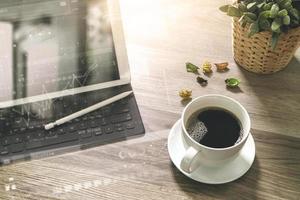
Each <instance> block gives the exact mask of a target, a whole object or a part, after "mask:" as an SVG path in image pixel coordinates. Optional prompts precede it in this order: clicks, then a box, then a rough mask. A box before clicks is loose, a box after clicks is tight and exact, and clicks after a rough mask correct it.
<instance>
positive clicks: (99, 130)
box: [91, 127, 103, 136]
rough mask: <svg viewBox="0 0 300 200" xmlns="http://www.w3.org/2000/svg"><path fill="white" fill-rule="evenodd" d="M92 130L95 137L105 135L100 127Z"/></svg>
mask: <svg viewBox="0 0 300 200" xmlns="http://www.w3.org/2000/svg"><path fill="white" fill-rule="evenodd" d="M91 130H92V132H93V133H94V135H96V136H98V135H102V134H103V132H102V129H101V128H100V127H97V128H92V129H91Z"/></svg>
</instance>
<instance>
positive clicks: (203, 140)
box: [187, 107, 243, 148]
mask: <svg viewBox="0 0 300 200" xmlns="http://www.w3.org/2000/svg"><path fill="white" fill-rule="evenodd" d="M187 131H188V133H189V134H190V136H191V137H192V138H193V139H194V140H196V141H197V142H199V143H200V144H202V145H205V146H207V147H212V148H226V147H230V146H233V145H234V144H236V143H237V142H239V141H240V140H241V138H242V137H243V133H242V128H241V123H240V121H239V120H238V119H237V118H236V116H235V115H233V114H232V113H231V112H229V111H227V110H224V109H222V108H215V107H212V108H206V109H205V110H200V111H198V112H196V113H194V114H193V115H192V116H191V117H190V118H189V119H188V122H187Z"/></svg>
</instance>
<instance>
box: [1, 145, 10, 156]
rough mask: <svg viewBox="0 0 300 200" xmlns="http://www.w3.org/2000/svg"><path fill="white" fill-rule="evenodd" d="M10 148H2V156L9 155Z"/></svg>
mask: <svg viewBox="0 0 300 200" xmlns="http://www.w3.org/2000/svg"><path fill="white" fill-rule="evenodd" d="M8 153H9V152H8V148H7V147H0V155H1V156H4V155H6V154H8Z"/></svg>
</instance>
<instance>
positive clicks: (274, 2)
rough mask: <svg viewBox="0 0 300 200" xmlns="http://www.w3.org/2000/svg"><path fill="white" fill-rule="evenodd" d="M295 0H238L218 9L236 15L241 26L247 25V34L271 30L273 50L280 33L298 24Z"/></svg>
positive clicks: (297, 3)
mask: <svg viewBox="0 0 300 200" xmlns="http://www.w3.org/2000/svg"><path fill="white" fill-rule="evenodd" d="M299 3H300V2H299V1H297V0H294V1H293V0H238V1H236V2H235V3H233V4H232V5H224V6H221V7H220V10H221V11H223V12H225V13H227V15H229V16H231V17H237V18H238V19H239V20H238V21H239V23H240V24H241V26H242V27H245V26H246V25H249V32H248V36H249V37H252V36H253V35H255V34H256V33H259V32H262V31H270V32H272V41H271V47H272V49H273V50H274V49H275V48H276V45H277V43H278V39H279V36H280V34H282V33H284V32H288V31H289V30H290V29H292V28H296V27H299V26H300V8H299Z"/></svg>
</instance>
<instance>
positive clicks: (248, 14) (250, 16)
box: [244, 12, 257, 21]
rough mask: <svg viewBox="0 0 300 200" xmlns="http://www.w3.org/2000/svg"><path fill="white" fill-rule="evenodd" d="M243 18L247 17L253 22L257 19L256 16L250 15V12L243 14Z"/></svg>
mask: <svg viewBox="0 0 300 200" xmlns="http://www.w3.org/2000/svg"><path fill="white" fill-rule="evenodd" d="M244 15H245V16H247V17H249V18H250V19H252V20H253V21H255V20H256V19H257V16H256V14H254V13H252V12H245V13H244Z"/></svg>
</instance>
